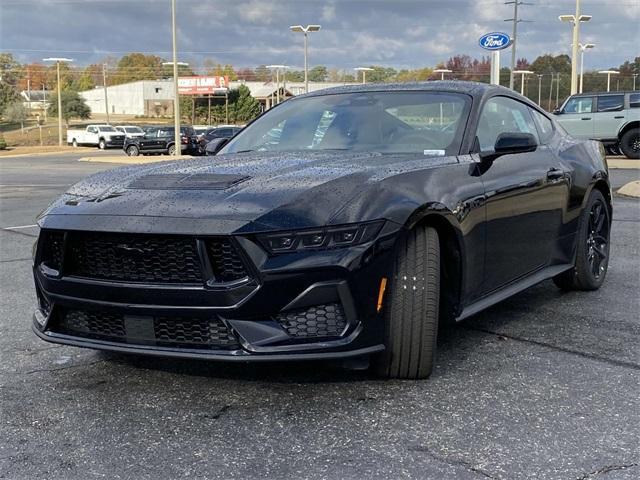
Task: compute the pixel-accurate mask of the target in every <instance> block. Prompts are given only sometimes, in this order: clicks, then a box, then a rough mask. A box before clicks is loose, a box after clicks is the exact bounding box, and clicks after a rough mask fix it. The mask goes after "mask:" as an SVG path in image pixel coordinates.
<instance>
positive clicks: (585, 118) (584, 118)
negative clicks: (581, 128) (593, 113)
mask: <svg viewBox="0 0 640 480" xmlns="http://www.w3.org/2000/svg"><path fill="white" fill-rule="evenodd" d="M580 120H591V117H582V118H581V119H580Z"/></svg>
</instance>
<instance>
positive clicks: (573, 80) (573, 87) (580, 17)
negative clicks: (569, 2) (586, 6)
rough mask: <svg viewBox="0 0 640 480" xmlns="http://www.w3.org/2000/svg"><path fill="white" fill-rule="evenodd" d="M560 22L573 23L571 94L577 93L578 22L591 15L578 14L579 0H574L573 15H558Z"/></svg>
mask: <svg viewBox="0 0 640 480" xmlns="http://www.w3.org/2000/svg"><path fill="white" fill-rule="evenodd" d="M558 18H559V19H560V21H561V22H570V23H572V24H573V42H572V44H571V95H574V94H576V93H578V43H579V41H580V23H582V22H588V21H589V20H591V18H592V17H591V15H580V0H576V14H575V15H560V16H559V17H558Z"/></svg>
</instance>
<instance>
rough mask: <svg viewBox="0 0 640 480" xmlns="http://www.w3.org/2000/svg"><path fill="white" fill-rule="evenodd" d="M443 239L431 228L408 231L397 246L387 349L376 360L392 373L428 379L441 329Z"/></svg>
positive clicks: (387, 319) (378, 366)
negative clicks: (441, 241) (441, 249)
mask: <svg viewBox="0 0 640 480" xmlns="http://www.w3.org/2000/svg"><path fill="white" fill-rule="evenodd" d="M439 296H440V241H439V239H438V232H437V231H436V230H435V229H434V228H431V227H422V228H416V229H415V230H412V231H411V232H409V234H408V236H407V238H406V239H405V240H403V241H402V242H401V243H400V245H399V246H398V249H397V251H396V259H395V265H394V271H393V279H392V280H391V282H390V285H389V292H388V296H387V305H386V307H385V315H384V317H385V328H386V334H385V345H386V350H385V351H384V352H383V353H381V354H380V355H379V357H377V358H376V359H375V368H376V371H377V372H378V374H380V375H382V376H384V377H387V378H405V379H417V378H427V377H428V376H429V375H431V371H432V370H433V363H434V359H435V353H436V340H437V334H438V307H439V300H440V299H439Z"/></svg>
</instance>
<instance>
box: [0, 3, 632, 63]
mask: <svg viewBox="0 0 640 480" xmlns="http://www.w3.org/2000/svg"><path fill="white" fill-rule="evenodd" d="M177 2H178V25H179V34H178V46H179V50H180V57H181V60H185V61H188V62H190V63H191V64H192V65H194V66H199V65H201V64H202V61H203V60H204V59H205V58H212V59H214V60H215V61H217V62H220V63H231V64H233V65H235V66H238V67H240V66H249V67H253V66H256V65H259V64H288V65H292V66H300V65H301V64H302V63H303V61H302V37H301V36H300V34H294V33H291V32H290V31H289V28H288V27H289V25H292V24H306V23H320V24H322V31H321V32H319V33H316V34H312V36H311V37H310V64H311V65H318V64H323V65H327V66H329V67H337V68H352V67H354V66H358V65H371V64H376V65H385V66H389V67H394V68H407V67H418V66H433V65H435V64H436V63H437V62H440V61H445V60H447V59H448V58H449V56H451V55H454V54H457V53H460V54H468V55H471V56H475V57H480V56H481V55H482V53H483V51H482V50H481V49H480V48H479V47H478V44H477V40H478V37H480V35H481V34H483V33H485V32H490V31H506V32H510V30H511V23H509V22H504V21H503V19H506V18H510V17H512V13H513V7H512V6H505V5H503V0H475V1H474V0H439V1H436V0H233V1H228V0H227V1H222V0H177ZM531 3H534V5H531V6H528V5H525V6H521V7H520V10H521V18H522V19H525V20H530V21H532V22H531V23H521V24H520V25H519V29H520V32H521V34H520V36H519V47H518V57H521V56H523V57H527V58H528V59H529V60H530V61H532V60H533V59H534V58H535V57H536V56H537V55H539V54H542V53H554V54H558V53H568V51H569V49H570V47H569V45H570V43H571V38H570V26H569V24H563V23H560V22H559V21H558V15H559V14H565V13H573V12H574V11H575V0H531ZM582 4H583V7H582V9H583V13H584V14H590V15H593V20H592V21H591V22H589V23H587V24H583V27H582V37H581V40H582V41H583V42H592V43H596V44H597V47H596V49H594V50H592V51H590V52H589V53H588V54H587V56H586V57H585V58H586V62H585V63H586V67H587V68H607V67H612V66H617V65H619V64H620V63H622V62H623V61H624V60H627V59H631V58H633V57H635V56H640V0H582ZM170 22H171V8H170V0H0V51H5V52H6V51H9V52H12V53H13V54H14V55H15V56H17V58H18V59H19V60H20V61H22V62H27V61H39V60H40V59H42V58H43V57H46V56H51V55H56V56H67V57H71V58H74V59H75V60H76V61H77V62H78V63H79V64H88V63H91V62H95V61H98V60H100V59H101V58H103V57H104V56H105V55H115V56H120V55H122V54H124V53H127V52H132V51H138V52H145V53H155V54H158V55H160V56H163V57H166V58H168V57H169V56H170V50H171V37H170ZM506 61H507V59H505V60H504V61H503V62H505V63H506Z"/></svg>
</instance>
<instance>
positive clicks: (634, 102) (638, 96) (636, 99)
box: [629, 93, 640, 108]
mask: <svg viewBox="0 0 640 480" xmlns="http://www.w3.org/2000/svg"><path fill="white" fill-rule="evenodd" d="M629 107H631V108H640V93H632V94H631V95H629Z"/></svg>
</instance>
